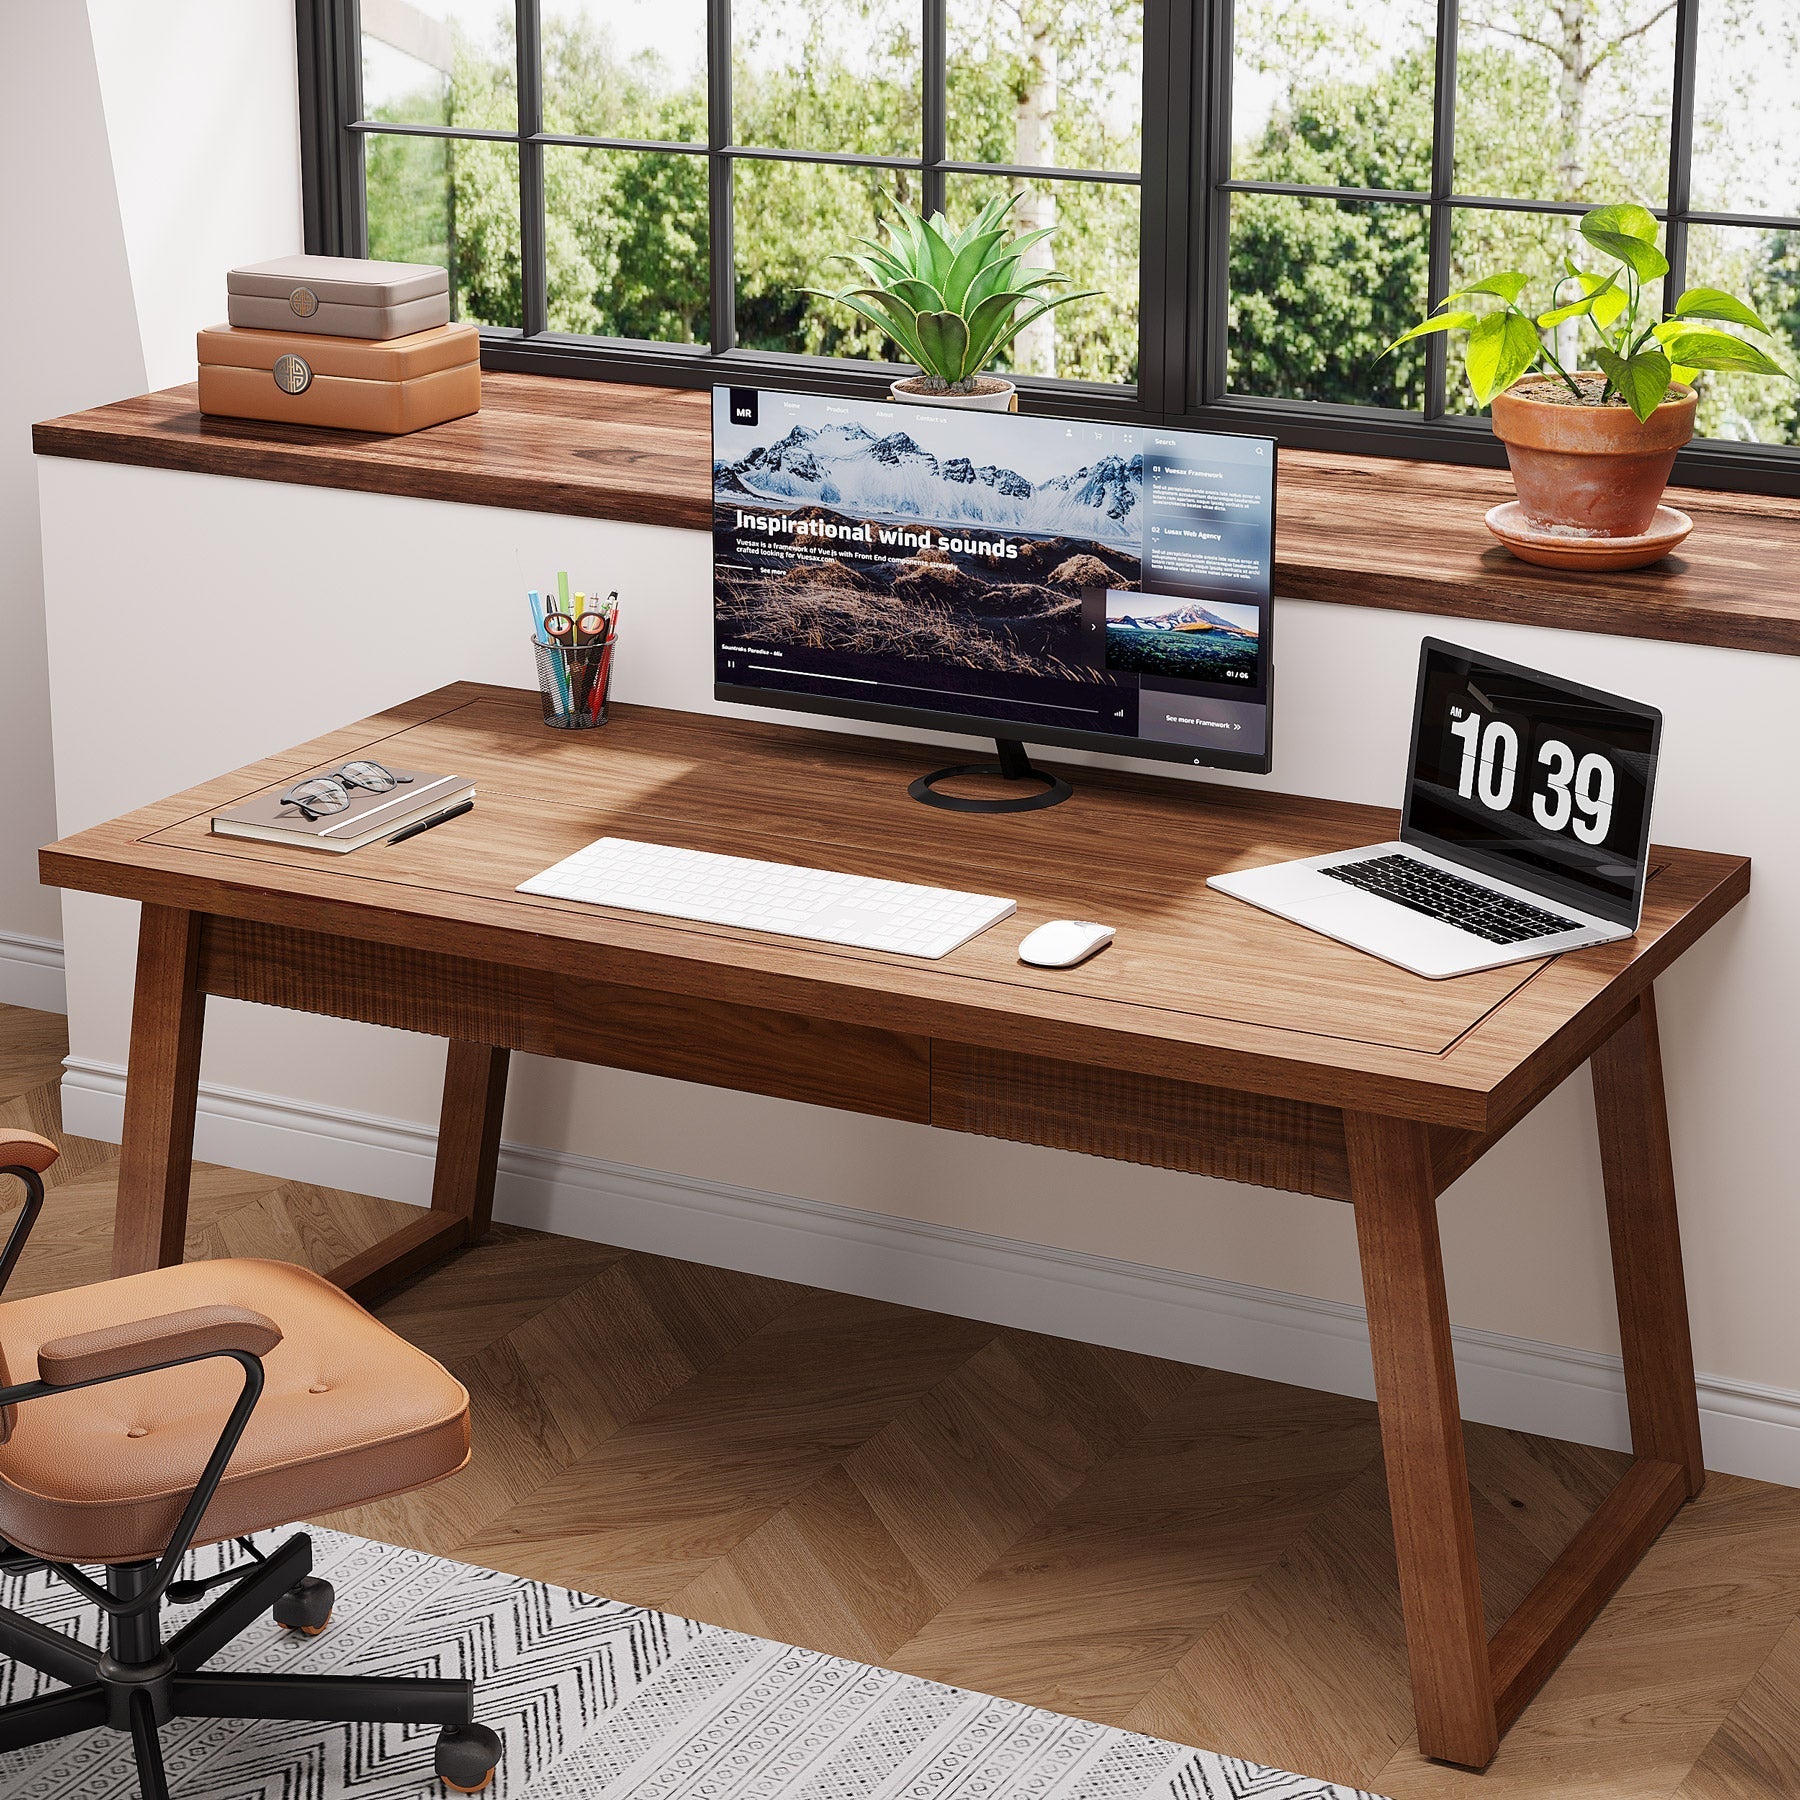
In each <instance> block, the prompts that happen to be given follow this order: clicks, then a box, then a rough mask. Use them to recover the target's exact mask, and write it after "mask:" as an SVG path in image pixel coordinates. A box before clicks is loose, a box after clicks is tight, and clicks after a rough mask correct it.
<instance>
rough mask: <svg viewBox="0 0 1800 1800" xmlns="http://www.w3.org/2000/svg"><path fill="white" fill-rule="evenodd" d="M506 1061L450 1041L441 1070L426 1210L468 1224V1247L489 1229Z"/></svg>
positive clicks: (506, 1053) (507, 1054) (505, 1054)
mask: <svg viewBox="0 0 1800 1800" xmlns="http://www.w3.org/2000/svg"><path fill="white" fill-rule="evenodd" d="M511 1061H512V1052H511V1051H510V1050H496V1049H495V1048H494V1047H493V1046H492V1045H491V1044H468V1043H464V1042H462V1041H461V1040H460V1039H458V1038H452V1039H451V1040H450V1055H449V1057H448V1059H447V1060H446V1062H445V1064H444V1106H443V1111H442V1112H441V1114H440V1115H439V1118H438V1147H437V1169H436V1171H435V1173H434V1174H433V1176H432V1180H431V1209H432V1211H433V1212H438V1213H453V1214H455V1215H456V1216H457V1217H458V1218H463V1219H467V1220H468V1222H469V1238H470V1240H471V1241H473V1240H474V1239H476V1238H479V1237H481V1236H482V1235H483V1234H484V1233H485V1232H486V1231H487V1228H488V1226H489V1225H491V1224H492V1223H493V1218H494V1172H495V1170H496V1169H497V1168H498V1167H499V1164H500V1118H501V1115H502V1114H503V1113H504V1112H505V1111H506V1071H507V1067H508V1065H509V1064H510V1062H511Z"/></svg>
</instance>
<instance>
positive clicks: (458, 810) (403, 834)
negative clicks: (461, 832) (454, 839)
mask: <svg viewBox="0 0 1800 1800" xmlns="http://www.w3.org/2000/svg"><path fill="white" fill-rule="evenodd" d="M474 810H475V802H474V801H473V800H465V801H463V802H462V804H461V805H460V806H452V807H450V808H449V809H448V810H447V811H444V812H441V813H439V814H438V816H437V817H436V818H435V819H421V820H420V821H419V822H418V824H416V825H409V826H407V828H406V829H405V830H404V831H396V832H395V833H394V835H393V836H392V837H391V838H389V839H388V842H389V843H390V844H404V843H405V842H406V840H407V839H408V838H410V837H417V836H418V835H419V833H420V832H421V831H429V830H430V829H431V828H432V826H434V825H442V824H445V823H447V822H448V821H449V820H451V819H460V818H461V817H462V816H463V814H464V813H466V812H473V811H474Z"/></svg>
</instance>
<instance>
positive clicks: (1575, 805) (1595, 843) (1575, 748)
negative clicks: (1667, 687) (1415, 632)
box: [1400, 638, 1662, 928]
mask: <svg viewBox="0 0 1800 1800" xmlns="http://www.w3.org/2000/svg"><path fill="white" fill-rule="evenodd" d="M1661 731H1662V714H1661V713H1660V712H1659V711H1658V710H1657V709H1656V708H1655V707H1654V706H1645V705H1642V704H1641V703H1639V702H1638V701H1635V700H1624V699H1621V698H1620V697H1619V696H1618V695H1617V694H1605V693H1602V692H1600V691H1599V689H1597V688H1589V687H1582V686H1580V685H1579V684H1578V683H1576V682H1572V681H1563V680H1560V679H1559V678H1557V677H1556V676H1554V675H1541V674H1538V673H1537V672H1536V671H1534V670H1531V669H1523V668H1520V667H1518V666H1517V665H1516V664H1514V663H1505V662H1498V661H1496V660H1495V659H1494V658H1492V657H1487V656H1480V655H1477V654H1476V653H1475V652H1474V651H1472V650H1463V649H1459V648H1458V647H1457V646H1456V645H1454V644H1446V643H1441V642H1439V641H1438V640H1437V639H1435V638H1427V639H1426V640H1425V644H1424V647H1423V650H1422V651H1421V653H1420V658H1419V697H1418V704H1417V707H1416V709H1415V711H1414V714H1413V741H1412V767H1411V769H1410V771H1409V775H1408V781H1407V788H1406V808H1405V812H1404V814H1403V815H1402V823H1401V828H1400V836H1401V839H1402V841H1403V842H1405V843H1408V844H1412V845H1415V846H1416V847H1418V848H1419V849H1422V850H1430V851H1432V852H1434V853H1435V854H1436V855H1439V856H1443V857H1447V858H1449V859H1450V860H1451V861H1453V862H1458V863H1462V864H1464V865H1465V866H1466V867H1468V868H1471V869H1475V870H1478V871H1480V872H1481V873H1483V874H1485V875H1491V876H1493V877H1495V878H1496V879H1498V880H1500V881H1510V882H1513V883H1515V884H1516V885H1518V886H1519V887H1523V888H1529V889H1530V890H1531V891H1532V892H1534V893H1537V894H1541V895H1543V896H1544V897H1545V898H1547V899H1552V900H1560V901H1562V902H1563V904H1564V905H1566V906H1573V907H1576V908H1578V909H1579V910H1581V911H1583V912H1587V913H1591V914H1593V915H1594V916H1595V917H1597V918H1601V919H1606V920H1608V921H1610V922H1611V923H1614V924H1619V925H1630V926H1632V927H1633V928H1635V927H1636V925H1637V922H1638V913H1639V910H1640V908H1641V907H1642V904H1643V897H1644V873H1645V868H1644V859H1645V855H1646V852H1647V850H1648V847H1649V840H1650V797H1651V789H1652V786H1653V783H1654V781H1655V778H1656V748H1657V739H1658V737H1659V736H1660V734H1661Z"/></svg>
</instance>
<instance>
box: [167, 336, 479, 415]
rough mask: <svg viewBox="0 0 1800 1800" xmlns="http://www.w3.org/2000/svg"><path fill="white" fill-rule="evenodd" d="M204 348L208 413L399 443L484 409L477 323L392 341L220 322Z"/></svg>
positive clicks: (203, 400)
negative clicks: (378, 435) (368, 434)
mask: <svg viewBox="0 0 1800 1800" xmlns="http://www.w3.org/2000/svg"><path fill="white" fill-rule="evenodd" d="M195 344H196V348H197V349H198V351H199V354H200V410H201V411H202V412H203V413H215V414H219V415H222V416H224V417H228V418H234V419H279V420H281V421H283V422H284V423H287V424H293V425H328V426H332V427H335V428H336V429H337V430H340V431H378V432H384V433H387V434H389V435H392V436H398V435H401V434H403V433H405V432H408V431H418V430H421V429H422V428H423V427H425V426H427V425H441V424H442V423H443V422H444V421H445V420H446V419H460V418H462V417H463V416H464V414H466V413H472V412H478V411H480V409H481V334H480V333H479V332H478V331H476V329H475V327H474V326H473V325H439V326H437V327H436V328H435V329H433V330H431V331H417V332H414V333H413V334H412V335H411V336H409V337H400V338H389V339H388V340H387V341H386V342H385V343H362V342H359V341H357V340H356V339H353V338H337V337H312V336H309V335H307V334H306V333H304V332H297V331H239V330H236V329H234V328H233V327H232V326H229V325H215V326H213V327H212V328H211V329H210V330H207V331H202V332H201V333H200V334H199V336H198V337H197V339H196V340H195Z"/></svg>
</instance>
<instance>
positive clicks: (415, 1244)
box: [328, 1038, 511, 1306]
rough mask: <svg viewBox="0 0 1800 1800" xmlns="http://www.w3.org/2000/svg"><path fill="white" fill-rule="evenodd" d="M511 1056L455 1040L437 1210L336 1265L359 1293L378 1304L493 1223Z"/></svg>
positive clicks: (435, 1192)
mask: <svg viewBox="0 0 1800 1800" xmlns="http://www.w3.org/2000/svg"><path fill="white" fill-rule="evenodd" d="M510 1060H511V1058H510V1053H509V1052H508V1051H505V1050H496V1049H494V1048H493V1047H492V1046H491V1045H489V1044H471V1043H465V1042H463V1041H461V1040H459V1039H457V1038H452V1039H451V1040H450V1054H449V1058H448V1060H447V1061H446V1063H445V1066H444V1104H443V1109H442V1111H441V1112H440V1113H439V1115H438V1147H437V1166H436V1168H435V1169H434V1170H433V1172H432V1177H431V1210H430V1211H429V1212H425V1213H421V1214H420V1216H419V1217H418V1218H416V1219H414V1220H413V1221H412V1223H411V1224H408V1225H402V1226H401V1227H400V1229H399V1230H398V1231H396V1232H394V1233H393V1234H392V1235H391V1236H389V1237H385V1238H383V1239H382V1240H381V1242H380V1243H378V1244H371V1245H370V1246H369V1248H368V1249H367V1250H364V1251H362V1252H361V1253H360V1254H358V1255H356V1256H353V1257H351V1258H350V1260H349V1261H348V1262H346V1263H340V1264H339V1265H338V1267H337V1268H335V1269H333V1270H332V1271H331V1272H330V1275H329V1276H328V1279H329V1280H331V1281H335V1282H336V1283H337V1285H338V1286H339V1287H341V1288H342V1289H343V1290H344V1292H345V1293H346V1294H348V1295H349V1296H350V1297H351V1299H353V1300H360V1301H362V1303H363V1304H364V1305H365V1306H367V1305H371V1304H373V1303H374V1302H375V1301H376V1300H379V1299H380V1298H381V1296H382V1295H383V1294H386V1293H389V1292H391V1291H392V1290H393V1289H394V1288H397V1287H398V1286H399V1285H400V1284H401V1283H402V1282H403V1281H409V1280H411V1278H412V1277H413V1276H414V1275H417V1274H418V1273H419V1272H420V1270H422V1269H427V1268H429V1267H430V1266H431V1265H432V1264H433V1263H434V1262H436V1261H438V1260H439V1258H441V1257H444V1256H448V1255H449V1254H450V1252H451V1251H453V1250H456V1249H459V1248H461V1246H462V1245H464V1244H467V1243H471V1242H473V1241H474V1240H475V1239H477V1238H479V1237H481V1236H482V1235H483V1234H484V1233H485V1232H486V1231H487V1228H488V1225H489V1224H490V1222H491V1221H492V1219H493V1214H494V1171H495V1169H496V1167H497V1166H498V1164H499V1160H500V1116H501V1114H502V1113H503V1112H504V1111H505V1108H506V1070H507V1064H508V1062H509V1061H510Z"/></svg>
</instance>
